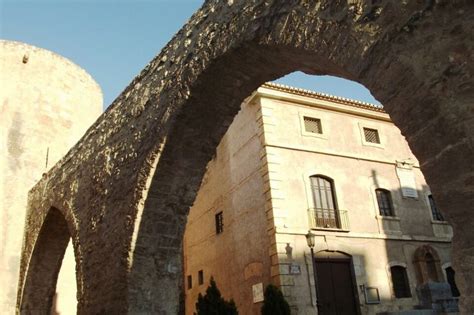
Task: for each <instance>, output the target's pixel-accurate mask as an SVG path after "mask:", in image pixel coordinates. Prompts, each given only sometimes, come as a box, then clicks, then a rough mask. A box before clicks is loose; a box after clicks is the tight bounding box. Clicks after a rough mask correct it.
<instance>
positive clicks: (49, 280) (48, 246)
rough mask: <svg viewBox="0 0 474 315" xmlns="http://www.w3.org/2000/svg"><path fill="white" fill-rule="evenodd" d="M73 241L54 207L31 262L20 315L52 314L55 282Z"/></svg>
mask: <svg viewBox="0 0 474 315" xmlns="http://www.w3.org/2000/svg"><path fill="white" fill-rule="evenodd" d="M70 239H71V235H70V232H69V229H68V224H67V222H66V220H65V218H64V216H63V215H62V213H61V212H60V211H59V210H57V209H55V208H51V209H50V210H49V211H48V213H47V215H46V217H45V219H44V222H43V224H42V226H41V228H40V230H39V233H38V235H37V239H36V242H35V245H34V249H33V251H32V253H31V258H30V260H29V263H28V270H27V272H26V274H25V279H24V286H23V291H22V294H21V298H20V299H19V311H20V313H21V314H50V313H51V308H52V304H53V297H54V294H55V290H56V281H57V278H58V274H59V270H60V268H61V263H62V260H63V257H64V252H65V251H66V247H67V244H68V242H69V240H70ZM20 285H21V284H20ZM19 290H21V286H20V289H19Z"/></svg>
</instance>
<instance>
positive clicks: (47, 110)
mask: <svg viewBox="0 0 474 315" xmlns="http://www.w3.org/2000/svg"><path fill="white" fill-rule="evenodd" d="M0 69H1V71H0V87H1V88H0V173H1V176H0V218H1V219H0V279H1V285H0V313H2V314H13V313H14V312H15V305H16V295H17V285H18V276H19V273H20V271H19V269H20V256H21V248H22V240H23V230H24V226H25V215H26V205H27V195H28V191H29V190H30V189H31V187H32V186H33V185H34V184H35V183H36V182H37V181H38V180H40V179H41V178H42V175H43V173H45V172H47V171H48V170H49V169H50V168H51V167H52V166H53V165H54V164H55V163H56V162H57V161H59V160H60V159H61V158H62V157H63V155H65V154H66V153H67V151H68V150H69V149H70V148H71V147H72V146H73V145H74V144H75V143H76V142H77V141H78V140H79V139H80V138H81V136H82V135H83V134H84V132H85V131H86V130H87V129H88V128H89V126H90V125H91V124H92V123H93V122H94V121H95V120H96V119H97V117H98V116H99V115H100V114H101V112H102V91H101V89H100V87H99V85H98V84H97V83H96V82H95V81H94V80H93V79H92V77H91V76H90V75H89V74H87V73H86V72H85V71H84V70H83V69H81V68H80V67H78V66H77V65H75V64H73V63H72V62H71V61H69V60H67V59H66V58H64V57H61V56H59V55H57V54H55V53H53V52H50V51H47V50H45V49H41V48H38V47H34V46H31V45H28V44H24V43H20V42H14V41H5V40H2V41H0ZM74 266H75V261H74V255H73V253H72V248H69V249H68V252H67V254H66V258H65V260H64V264H63V268H64V269H66V270H68V271H66V272H65V274H66V275H68V276H66V278H65V281H64V282H63V283H67V282H73V283H74V285H73V286H72V290H73V291H74V292H72V293H71V292H64V289H63V291H62V292H61V293H60V295H61V297H62V295H63V294H64V295H66V296H69V297H70V298H72V302H71V301H65V303H66V304H69V305H70V304H71V303H73V305H75V304H76V301H75V267H74ZM59 285H60V286H61V284H59ZM73 308H74V307H73Z"/></svg>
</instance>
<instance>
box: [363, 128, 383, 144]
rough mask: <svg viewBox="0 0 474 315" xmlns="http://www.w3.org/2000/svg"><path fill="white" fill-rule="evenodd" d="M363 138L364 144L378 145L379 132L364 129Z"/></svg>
mask: <svg viewBox="0 0 474 315" xmlns="http://www.w3.org/2000/svg"><path fill="white" fill-rule="evenodd" d="M364 137H365V141H366V142H370V143H380V137H379V132H378V130H377V129H372V128H365V127H364Z"/></svg>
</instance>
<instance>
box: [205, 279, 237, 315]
mask: <svg viewBox="0 0 474 315" xmlns="http://www.w3.org/2000/svg"><path fill="white" fill-rule="evenodd" d="M196 311H197V315H238V314H239V313H238V311H237V306H235V303H234V301H233V300H232V299H231V300H230V301H226V300H224V298H222V296H221V292H220V291H219V289H218V288H217V285H216V282H215V281H214V279H213V278H211V283H210V285H209V287H207V289H206V294H205V295H204V296H202V295H201V293H199V296H198V301H197V303H196Z"/></svg>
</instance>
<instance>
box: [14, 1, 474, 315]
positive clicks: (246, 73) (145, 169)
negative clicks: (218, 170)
mask: <svg viewBox="0 0 474 315" xmlns="http://www.w3.org/2000/svg"><path fill="white" fill-rule="evenodd" d="M473 29H474V3H473V2H472V1H470V0H464V1H462V0H456V1H445V0H424V1H422V0H413V1H398V0H396V1H395V0H378V1H373V0H337V1H336V0H319V1H306V0H299V1H298V0H265V1H263V0H253V1H248V0H245V1H244V0H228V1H223V0H208V1H206V2H205V4H204V5H203V7H202V8H201V9H200V10H199V11H198V12H196V13H195V14H194V15H193V17H192V18H191V20H190V21H189V22H188V23H187V24H186V25H185V26H184V27H183V28H182V29H181V30H180V31H179V33H178V34H177V35H176V36H175V37H174V38H173V39H172V40H171V41H170V42H169V44H168V45H167V46H166V47H165V48H164V49H163V50H162V52H161V53H160V54H159V55H158V56H157V57H156V58H154V59H153V60H152V61H151V62H150V64H149V65H148V66H147V67H146V68H145V69H144V70H143V71H142V72H141V73H140V75H139V76H137V77H136V78H135V79H134V80H133V82H132V83H131V84H130V85H129V86H128V87H127V88H126V89H125V91H124V92H123V93H122V94H121V95H120V96H119V97H118V98H117V99H116V100H115V101H114V103H113V104H112V106H110V107H109V109H108V110H107V111H106V112H105V113H104V114H103V115H102V116H101V117H100V118H99V119H98V120H97V121H96V122H95V124H94V125H93V126H92V127H91V128H90V129H89V130H88V131H87V133H86V134H85V135H84V137H83V138H82V139H81V141H80V142H79V143H78V144H77V145H76V146H75V147H74V148H73V149H72V150H71V151H70V152H69V153H68V154H67V155H66V156H65V157H64V158H63V159H62V160H61V161H60V162H59V163H58V164H57V165H56V166H55V167H54V168H53V169H52V170H51V171H50V172H49V173H47V174H46V175H45V176H44V178H43V179H42V180H41V181H40V182H39V183H38V184H37V185H36V186H35V187H34V188H33V189H32V190H31V192H30V195H29V206H28V215H27V228H26V231H25V241H24V246H23V253H22V267H21V274H20V284H19V291H18V302H17V303H18V304H17V305H18V306H17V307H18V310H19V312H21V313H25V314H28V313H47V312H48V311H49V309H50V307H51V297H52V294H53V292H54V286H55V282H56V278H57V274H58V271H59V267H60V266H59V264H58V261H60V260H61V258H62V255H63V253H64V249H65V247H66V244H67V241H64V239H67V238H68V237H69V235H71V236H72V240H73V244H74V251H75V256H76V264H77V283H78V313H79V314H109V313H110V314H123V313H130V314H136V313H159V314H174V313H178V312H179V311H180V309H179V308H180V305H181V304H180V291H181V286H182V284H181V282H182V280H181V276H182V275H181V242H182V236H183V231H184V227H185V222H186V215H187V212H188V209H189V207H190V206H191V204H192V203H193V200H194V197H195V195H196V192H197V190H198V188H199V185H200V182H201V179H202V176H203V174H204V172H205V168H206V164H207V162H208V161H209V159H210V158H211V156H212V154H213V152H214V150H215V148H216V145H217V144H218V142H219V140H220V138H221V136H222V135H223V133H224V132H225V131H226V128H227V127H228V126H229V124H230V123H231V121H232V119H233V117H234V115H235V114H236V112H237V111H238V110H239V106H240V104H241V102H242V100H243V99H244V98H245V97H247V96H248V95H249V94H251V92H252V91H253V90H255V89H256V88H257V87H258V86H259V85H260V84H262V83H263V82H265V81H269V80H273V79H275V78H278V77H280V76H282V75H284V74H287V73H289V72H293V71H296V70H301V71H304V72H306V73H309V74H330V75H335V76H339V77H344V78H347V79H351V80H355V81H358V82H360V83H362V84H364V85H365V86H366V87H367V88H369V89H370V91H371V92H372V93H373V94H374V95H375V97H376V98H377V99H378V100H380V101H381V102H382V103H383V104H384V105H385V109H386V110H387V112H389V114H390V115H391V117H392V119H393V121H394V122H395V123H396V125H397V126H398V127H399V128H400V129H401V130H402V133H403V134H404V135H405V137H406V138H407V140H408V142H409V144H410V147H411V149H412V151H413V152H414V153H415V155H416V156H417V158H418V159H419V161H420V164H421V165H422V170H423V172H424V174H425V177H426V178H427V180H428V183H429V184H430V187H431V190H432V192H433V194H434V195H435V196H436V198H437V201H438V203H439V205H440V207H441V208H442V209H443V210H444V211H445V214H446V217H447V218H448V220H449V222H450V223H451V224H452V225H453V227H454V231H455V235H454V240H453V244H454V257H455V258H454V262H453V263H454V268H455V269H456V271H457V273H456V276H457V282H458V285H459V287H460V289H461V291H462V296H463V297H462V300H461V307H462V310H463V313H465V314H468V313H469V314H471V313H472V312H473V311H474V293H473V292H474V272H473V270H474V228H473V227H474V212H473V211H474V210H473V206H472V205H473V204H474V163H473V153H474V140H473V139H474V128H472V126H473V125H474V107H473V104H472V102H473V99H474V81H473V77H474V35H473V33H472V30H473ZM150 40H153V39H150ZM52 240H55V241H54V242H53V241H52Z"/></svg>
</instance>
